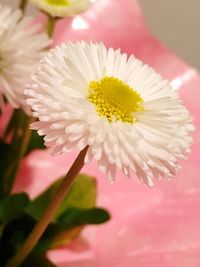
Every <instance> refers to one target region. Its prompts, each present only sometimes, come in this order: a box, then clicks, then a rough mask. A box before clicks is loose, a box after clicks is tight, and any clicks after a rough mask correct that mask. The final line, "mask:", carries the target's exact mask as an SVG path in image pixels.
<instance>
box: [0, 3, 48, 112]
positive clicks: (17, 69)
mask: <svg viewBox="0 0 200 267" xmlns="http://www.w3.org/2000/svg"><path fill="white" fill-rule="evenodd" d="M31 23H32V24H33V21H32V19H31V18H22V13H21V11H20V10H17V11H12V10H11V8H10V7H8V6H2V5H0V102H1V103H2V99H3V95H4V96H5V97H6V99H7V100H8V101H9V102H10V103H11V104H12V105H13V107H19V106H20V105H22V104H23V101H24V84H25V83H26V82H27V79H29V76H30V74H31V72H32V71H33V68H34V65H35V63H36V62H37V61H38V60H39V59H40V58H41V56H42V54H43V50H44V49H46V48H47V47H48V46H49V45H50V41H49V39H48V37H47V35H46V34H45V33H38V30H39V29H40V26H39V25H31Z"/></svg>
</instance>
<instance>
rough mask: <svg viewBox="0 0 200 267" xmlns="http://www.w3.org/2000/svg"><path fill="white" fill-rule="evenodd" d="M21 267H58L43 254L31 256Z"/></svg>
mask: <svg viewBox="0 0 200 267" xmlns="http://www.w3.org/2000/svg"><path fill="white" fill-rule="evenodd" d="M20 266H21V267H36V266H38V267H56V265H54V264H53V263H52V262H51V261H50V260H49V259H47V257H46V256H45V255H43V254H36V253H32V254H30V255H29V256H28V257H27V258H26V260H25V261H24V262H23V263H22V264H21V265H20Z"/></svg>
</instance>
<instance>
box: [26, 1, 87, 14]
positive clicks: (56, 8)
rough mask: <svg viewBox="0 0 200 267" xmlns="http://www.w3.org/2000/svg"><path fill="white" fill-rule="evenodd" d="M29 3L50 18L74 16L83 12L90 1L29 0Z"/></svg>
mask: <svg viewBox="0 0 200 267" xmlns="http://www.w3.org/2000/svg"><path fill="white" fill-rule="evenodd" d="M30 2H31V3H32V4H33V5H34V6H35V7H37V8H38V9H40V10H42V11H43V12H45V13H47V14H49V15H51V16H52V17H67V16H74V15H76V14H78V13H81V12H83V11H85V10H86V9H87V8H88V7H89V4H90V0H30Z"/></svg>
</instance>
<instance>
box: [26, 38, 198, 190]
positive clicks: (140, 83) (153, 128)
mask: <svg viewBox="0 0 200 267" xmlns="http://www.w3.org/2000/svg"><path fill="white" fill-rule="evenodd" d="M26 93H27V95H28V100H27V103H28V104H29V105H30V106H31V107H32V110H33V111H34V112H33V115H34V116H35V117H37V118H38V119H39V121H38V122H35V123H33V124H32V128H33V129H35V130H38V133H39V134H40V135H45V137H44V140H45V144H46V146H47V147H51V151H52V154H53V155H57V154H60V153H63V152H68V151H70V150H71V149H73V148H74V147H76V148H78V149H79V150H82V149H83V148H84V147H86V146H87V145H89V149H88V151H87V155H86V158H85V161H86V162H89V161H90V160H92V159H93V158H94V159H96V160H97V161H98V165H99V168H100V170H101V171H103V172H106V173H107V175H108V177H109V179H113V178H114V177H115V173H116V168H119V169H121V170H122V172H123V173H124V174H125V175H126V176H129V177H130V176H132V175H133V174H136V175H137V176H138V178H139V179H140V180H141V181H142V182H143V183H146V184H148V185H149V186H152V185H153V181H152V179H153V178H161V177H166V178H170V177H172V176H173V175H175V174H176V171H177V170H178V169H179V168H180V167H179V165H178V163H177V161H178V160H179V159H185V158H186V156H187V153H188V152H189V150H190V149H189V147H190V145H191V143H192V138H191V137H190V136H189V132H190V131H191V130H193V125H192V124H191V117H190V115H189V113H188V111H187V110H186V108H185V107H184V106H183V105H182V103H181V100H180V98H179V96H178V94H177V92H176V91H174V90H173V89H172V88H171V86H170V84H169V83H168V81H166V80H163V79H162V77H161V76H160V75H159V74H158V73H156V72H155V70H153V69H152V68H151V67H149V66H147V65H144V64H143V63H142V62H141V61H140V60H138V59H136V58H135V57H134V56H131V57H129V58H128V57H127V55H126V54H122V53H121V52H120V50H116V51H115V50H113V49H112V48H110V49H106V47H105V46H104V45H103V44H92V43H90V44H88V43H85V42H78V43H75V44H73V43H71V42H69V43H67V44H62V45H61V46H58V47H56V48H55V49H53V50H51V51H50V52H49V53H48V54H47V55H46V57H45V58H44V59H43V60H42V61H41V63H40V64H39V65H38V67H37V70H36V72H35V74H34V75H33V77H32V82H31V84H30V85H28V88H27V90H26Z"/></svg>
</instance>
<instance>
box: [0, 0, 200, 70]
mask: <svg viewBox="0 0 200 267" xmlns="http://www.w3.org/2000/svg"><path fill="white" fill-rule="evenodd" d="M93 1H94V0H93ZM96 1H101V0H96ZM115 1H118V0H115ZM133 1H135V0H133ZM139 1H140V3H141V6H142V9H143V11H144V14H145V19H146V22H147V24H148V27H149V29H150V31H151V32H152V33H153V34H154V35H156V36H157V38H159V39H160V40H161V41H162V42H163V43H165V44H166V45H167V46H168V47H169V48H171V49H172V50H174V51H175V52H176V53H177V54H178V55H179V56H181V57H182V58H184V59H185V60H186V61H187V62H188V63H189V64H191V65H192V66H194V67H196V68H198V69H199V70H200V52H199V50H200V0H139ZM18 2H19V1H18V0H0V3H2V4H8V5H11V6H13V7H16V6H17V5H18ZM28 11H29V13H33V12H34V9H33V8H29V10H28ZM78 24H79V25H80V24H81V25H82V27H87V25H85V24H84V23H81V19H80V18H78V20H77V21H76V23H75V25H74V27H77V25H78Z"/></svg>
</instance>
